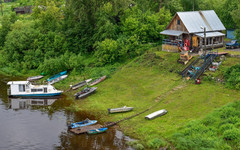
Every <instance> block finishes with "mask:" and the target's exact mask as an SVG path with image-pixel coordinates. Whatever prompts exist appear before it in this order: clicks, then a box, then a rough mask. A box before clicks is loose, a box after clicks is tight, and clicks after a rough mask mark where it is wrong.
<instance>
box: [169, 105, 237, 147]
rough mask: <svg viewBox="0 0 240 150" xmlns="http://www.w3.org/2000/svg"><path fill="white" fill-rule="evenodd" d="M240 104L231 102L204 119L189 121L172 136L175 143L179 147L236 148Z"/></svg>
mask: <svg viewBox="0 0 240 150" xmlns="http://www.w3.org/2000/svg"><path fill="white" fill-rule="evenodd" d="M239 106H240V102H235V103H233V104H229V105H227V106H224V107H222V108H220V109H218V110H215V111H214V112H213V113H211V114H210V115H209V116H207V117H206V118H204V119H203V120H202V121H194V122H191V123H189V124H188V125H187V126H185V128H183V129H182V131H181V132H180V133H175V134H174V135H173V136H172V138H173V143H174V145H175V146H176V148H177V149H206V148H207V149H231V147H232V148H235V147H236V144H237V141H238V140H239V138H240V130H239V129H238V128H237V127H236V126H235V125H234V124H236V125H238V123H240V117H239V113H240V110H239V109H238V108H239ZM230 118H231V119H230ZM224 140H229V141H231V142H230V143H226V142H225V141H224Z"/></svg>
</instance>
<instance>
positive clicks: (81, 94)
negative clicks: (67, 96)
mask: <svg viewBox="0 0 240 150" xmlns="http://www.w3.org/2000/svg"><path fill="white" fill-rule="evenodd" d="M96 90H97V87H91V88H89V87H86V88H84V89H83V90H82V91H80V92H78V93H76V94H74V96H75V97H76V99H78V98H83V97H86V96H89V95H90V94H92V93H93V92H94V91H96Z"/></svg>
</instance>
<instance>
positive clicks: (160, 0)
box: [158, 0, 163, 12]
mask: <svg viewBox="0 0 240 150" xmlns="http://www.w3.org/2000/svg"><path fill="white" fill-rule="evenodd" d="M162 1H163V0H159V10H158V11H159V12H160V10H161V8H162Z"/></svg>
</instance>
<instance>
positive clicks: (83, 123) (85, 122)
mask: <svg viewBox="0 0 240 150" xmlns="http://www.w3.org/2000/svg"><path fill="white" fill-rule="evenodd" d="M95 123H97V120H89V119H85V120H83V121H81V122H75V123H71V124H70V125H69V126H68V127H69V128H70V129H74V128H77V127H84V126H89V125H93V124H95Z"/></svg>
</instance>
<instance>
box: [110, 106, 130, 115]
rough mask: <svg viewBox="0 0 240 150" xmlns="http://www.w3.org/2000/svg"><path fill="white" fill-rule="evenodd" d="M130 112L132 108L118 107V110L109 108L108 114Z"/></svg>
mask: <svg viewBox="0 0 240 150" xmlns="http://www.w3.org/2000/svg"><path fill="white" fill-rule="evenodd" d="M131 110H133V107H127V106H124V107H120V108H112V109H110V108H109V109H108V113H119V112H128V111H131Z"/></svg>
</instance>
